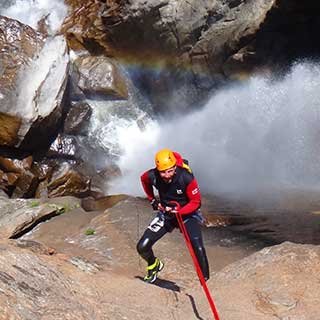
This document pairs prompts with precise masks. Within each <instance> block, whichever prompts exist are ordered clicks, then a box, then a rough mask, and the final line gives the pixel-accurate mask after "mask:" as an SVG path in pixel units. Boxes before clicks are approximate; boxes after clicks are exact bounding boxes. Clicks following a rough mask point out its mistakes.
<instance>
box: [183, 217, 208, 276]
mask: <svg viewBox="0 0 320 320" xmlns="http://www.w3.org/2000/svg"><path fill="white" fill-rule="evenodd" d="M184 224H185V226H186V229H187V232H188V234H189V238H190V241H191V244H192V247H193V250H194V253H195V255H196V257H197V259H198V262H199V265H200V268H201V271H202V274H203V277H204V279H205V280H208V279H209V277H210V273H209V264H208V258H207V254H206V250H205V248H204V245H203V241H202V235H201V229H200V225H199V221H198V220H197V219H196V218H194V217H190V218H189V217H188V218H187V219H185V222H184Z"/></svg>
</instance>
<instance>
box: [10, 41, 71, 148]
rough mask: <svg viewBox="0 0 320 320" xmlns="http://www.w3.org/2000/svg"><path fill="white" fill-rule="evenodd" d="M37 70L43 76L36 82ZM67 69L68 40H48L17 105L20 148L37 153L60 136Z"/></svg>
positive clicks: (25, 79) (28, 74) (24, 82)
mask: <svg viewBox="0 0 320 320" xmlns="http://www.w3.org/2000/svg"><path fill="white" fill-rule="evenodd" d="M53 53H54V54H53ZM39 66H41V68H39ZM34 69H35V70H39V69H40V70H41V74H38V75H37V77H36V79H37V81H34V79H35V74H34V73H35V72H36V71H35V70H34ZM68 69H69V55H68V52H67V47H66V41H65V39H64V38H63V37H61V36H60V37H54V38H50V40H47V42H46V44H45V46H44V48H43V49H42V51H41V53H40V54H39V57H38V59H37V60H35V61H33V63H32V64H31V65H30V66H29V68H28V69H26V70H25V76H24V77H23V79H22V82H21V83H20V86H21V90H20V92H19V94H18V98H17V99H18V101H17V103H16V105H15V107H16V108H17V110H20V111H19V112H20V113H21V115H22V116H23V124H22V126H21V128H20V131H19V135H20V143H18V145H17V146H19V147H20V148H22V149H25V150H34V149H37V148H38V149H39V148H41V147H47V146H48V144H49V141H50V139H51V138H52V136H54V135H55V134H56V133H57V131H58V126H59V124H60V123H61V120H62V112H63V109H64V103H65V101H64V96H65V89H66V85H67V79H68ZM30 77H32V79H30ZM30 83H31V84H32V87H31V88H30ZM27 88H28V91H27V92H26V90H27ZM22 105H23V108H24V109H23V110H24V112H23V113H22V112H21V111H22V109H21V108H22Z"/></svg>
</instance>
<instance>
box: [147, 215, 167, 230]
mask: <svg viewBox="0 0 320 320" xmlns="http://www.w3.org/2000/svg"><path fill="white" fill-rule="evenodd" d="M163 226H164V217H163V216H162V215H157V216H156V217H155V218H154V219H153V220H152V221H151V222H150V224H149V226H148V229H149V230H151V231H153V232H158V231H159V230H160V229H161V228H162V227H163Z"/></svg>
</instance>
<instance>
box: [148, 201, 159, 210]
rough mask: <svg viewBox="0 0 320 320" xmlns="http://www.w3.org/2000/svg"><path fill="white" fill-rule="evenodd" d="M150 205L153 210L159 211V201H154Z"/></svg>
mask: <svg viewBox="0 0 320 320" xmlns="http://www.w3.org/2000/svg"><path fill="white" fill-rule="evenodd" d="M150 204H151V205H152V208H153V210H158V207H159V204H160V202H159V201H158V200H157V199H152V200H151V201H150Z"/></svg>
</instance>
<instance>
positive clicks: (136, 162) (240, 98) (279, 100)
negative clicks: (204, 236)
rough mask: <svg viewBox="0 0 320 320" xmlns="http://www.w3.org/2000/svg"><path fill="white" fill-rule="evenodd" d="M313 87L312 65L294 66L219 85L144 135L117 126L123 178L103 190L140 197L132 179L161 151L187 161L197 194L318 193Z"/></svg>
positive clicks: (318, 117) (317, 95)
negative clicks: (199, 104)
mask: <svg viewBox="0 0 320 320" xmlns="http://www.w3.org/2000/svg"><path fill="white" fill-rule="evenodd" d="M319 84H320V66H319V65H314V64H311V63H310V64H307V63H303V64H297V65H296V66H294V67H293V68H292V71H291V72H290V73H289V74H288V75H287V76H286V77H284V78H283V79H281V80H277V81H275V80H271V79H268V78H263V77H255V78H252V79H250V80H249V81H247V82H245V83H243V84H241V85H236V86H232V87H229V88H225V89H223V90H220V91H219V92H218V93H216V94H215V95H214V96H213V97H212V98H211V99H210V101H209V102H208V103H207V105H206V106H205V107H204V108H203V109H202V110H200V111H197V112H194V113H193V114H189V115H188V116H185V117H182V118H180V119H178V120H177V119H176V120H174V121H171V120H170V119H168V120H165V121H162V122H161V123H159V124H158V123H153V124H150V125H149V127H148V128H147V130H146V131H145V132H141V131H138V130H134V129H132V128H131V129H130V128H129V129H127V130H125V129H123V128H122V129H121V128H119V136H118V139H119V140H120V141H121V146H122V148H123V156H122V157H121V158H120V161H119V165H120V168H121V170H122V172H123V174H124V176H123V178H122V179H120V180H118V181H115V182H114V184H113V187H112V189H111V191H112V192H114V193H117V192H123V193H124V192H125V193H129V194H133V195H139V194H142V189H141V186H140V181H139V176H140V174H141V173H142V172H143V171H144V170H146V169H148V168H151V167H153V166H154V162H153V157H154V153H155V152H156V151H157V150H158V149H161V148H172V149H173V150H176V151H178V152H180V153H182V155H183V156H184V157H185V158H187V159H189V161H190V163H191V167H192V168H193V170H194V173H195V175H196V177H197V179H198V182H199V184H200V188H201V189H202V191H203V192H208V193H230V194H234V195H248V194H250V193H252V192H255V191H258V192H259V191H261V190H262V191H263V190H267V191H269V190H271V189H273V188H275V189H277V190H278V189H280V190H281V189H282V188H287V189H291V188H302V189H303V188H306V189H310V188H315V189H319V190H320V161H319V158H320V144H319V138H320V91H319Z"/></svg>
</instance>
